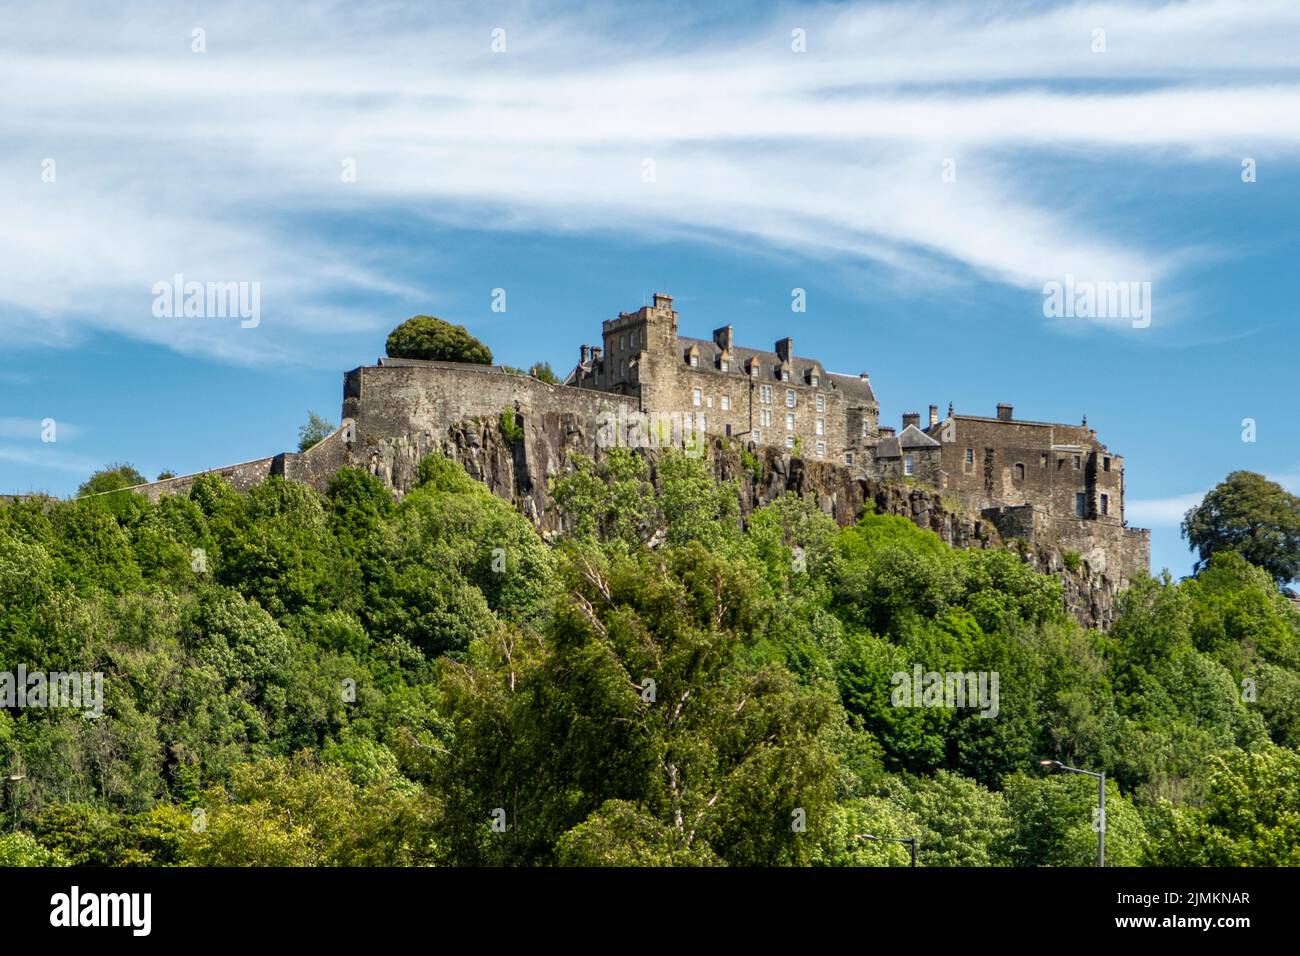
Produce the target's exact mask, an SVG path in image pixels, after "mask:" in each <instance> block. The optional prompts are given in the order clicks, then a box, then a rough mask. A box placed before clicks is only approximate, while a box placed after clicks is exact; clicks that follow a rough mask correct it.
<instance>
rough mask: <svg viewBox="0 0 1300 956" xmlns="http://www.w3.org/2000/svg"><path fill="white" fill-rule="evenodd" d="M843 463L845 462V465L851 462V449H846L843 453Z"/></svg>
mask: <svg viewBox="0 0 1300 956" xmlns="http://www.w3.org/2000/svg"><path fill="white" fill-rule="evenodd" d="M844 464H846V465H851V464H853V452H851V451H846V452H845V453H844Z"/></svg>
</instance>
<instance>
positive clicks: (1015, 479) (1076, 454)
mask: <svg viewBox="0 0 1300 956" xmlns="http://www.w3.org/2000/svg"><path fill="white" fill-rule="evenodd" d="M677 317H678V314H677V312H676V310H674V308H673V300H672V297H671V296H668V295H663V294H655V295H654V297H653V299H652V301H651V304H650V305H647V306H643V307H642V308H640V309H638V310H637V311H635V312H624V313H620V314H619V316H618V317H617V318H615V319H611V320H609V321H606V322H604V323H603V324H602V328H601V342H602V344H601V345H583V346H581V348H580V351H579V362H578V365H577V366H576V367H575V368H574V369H573V371H572V372H570V373H569V376H568V378H567V379H566V381H565V384H566V385H570V386H574V387H577V388H580V389H592V390H596V391H600V392H606V393H609V394H612V395H618V396H623V397H625V398H627V399H628V400H629V402H632V403H635V405H636V407H637V408H638V410H639V411H643V412H652V411H653V412H660V413H670V414H681V415H685V416H691V417H692V418H693V425H694V430H696V431H698V432H703V433H704V434H705V435H709V436H722V437H727V438H732V439H735V440H737V441H740V442H742V443H753V444H754V445H757V446H764V445H765V446H772V447H775V448H779V449H785V450H787V451H789V452H790V453H792V454H795V455H798V456H800V457H803V458H806V459H810V460H822V461H827V462H833V463H837V464H841V465H843V466H844V467H846V468H848V469H849V470H850V471H852V472H853V473H855V474H860V475H863V476H866V477H871V478H875V479H879V480H899V481H913V482H917V483H921V484H924V485H927V486H930V487H933V488H936V489H938V490H940V491H943V492H947V493H951V494H952V495H955V496H956V497H957V498H958V499H959V500H961V501H962V503H963V504H964V505H965V506H966V507H967V508H969V509H971V510H973V511H976V512H983V511H986V510H999V509H1006V508H1012V509H1014V508H1021V507H1033V508H1035V509H1037V510H1039V511H1041V512H1043V513H1044V514H1045V515H1048V516H1051V517H1053V518H1060V519H1066V520H1078V521H1090V522H1096V523H1098V524H1104V525H1108V526H1113V527H1116V528H1120V527H1123V525H1124V459H1123V458H1122V457H1120V456H1119V455H1116V454H1112V453H1111V452H1110V451H1109V450H1108V449H1107V448H1106V446H1105V445H1104V444H1102V443H1101V442H1100V441H1098V440H1097V434H1096V432H1095V431H1093V430H1092V429H1089V428H1088V427H1087V421H1086V419H1085V421H1084V424H1083V425H1079V426H1074V425H1061V424H1053V423H1049V422H1037V421H1025V420H1019V419H1015V418H1014V417H1013V416H1012V406H1011V405H1006V404H1001V405H998V407H997V415H996V417H992V418H986V417H981V416H978V415H958V414H955V413H954V411H953V409H952V406H951V405H949V408H948V416H947V417H946V418H945V419H943V420H942V421H940V420H939V416H938V412H939V409H938V406H937V405H931V406H930V414H929V421H928V422H927V423H926V424H924V425H923V424H922V422H921V416H920V413H918V412H909V413H908V414H905V415H904V416H903V421H902V428H901V430H899V431H897V432H895V430H894V429H893V428H892V427H887V426H881V425H880V406H879V404H878V403H877V401H876V396H875V392H874V391H873V390H872V387H871V380H870V378H869V377H868V375H867V373H866V372H862V373H861V374H859V375H844V374H840V373H837V372H831V371H828V370H827V369H826V367H825V366H824V365H823V364H822V363H821V362H819V361H818V360H817V359H814V358H806V357H802V356H799V355H796V354H795V352H794V343H793V341H792V340H791V339H789V338H785V339H781V340H780V341H778V342H777V343H776V344H775V345H774V346H773V348H772V350H771V351H765V350H761V349H753V348H747V347H744V346H740V345H737V344H736V342H735V338H734V335H733V330H732V327H731V326H730V325H727V326H723V327H722V328H719V329H715V330H714V331H713V337H712V338H711V339H695V338H688V337H685V336H682V335H679V334H678V329H677Z"/></svg>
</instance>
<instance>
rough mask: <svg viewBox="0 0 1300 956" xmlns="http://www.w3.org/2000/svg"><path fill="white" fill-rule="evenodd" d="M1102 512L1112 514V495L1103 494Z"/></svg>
mask: <svg viewBox="0 0 1300 956" xmlns="http://www.w3.org/2000/svg"><path fill="white" fill-rule="evenodd" d="M1101 513H1102V514H1104V515H1108V514H1110V495H1102V496H1101Z"/></svg>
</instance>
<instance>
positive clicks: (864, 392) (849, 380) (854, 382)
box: [676, 335, 876, 403]
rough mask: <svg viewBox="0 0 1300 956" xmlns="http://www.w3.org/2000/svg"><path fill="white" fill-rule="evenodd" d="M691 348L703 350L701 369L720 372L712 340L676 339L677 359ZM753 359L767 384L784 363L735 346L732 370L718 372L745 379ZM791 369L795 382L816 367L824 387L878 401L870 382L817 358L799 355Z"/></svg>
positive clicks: (770, 354)
mask: <svg viewBox="0 0 1300 956" xmlns="http://www.w3.org/2000/svg"><path fill="white" fill-rule="evenodd" d="M691 346H695V347H696V348H698V349H699V351H700V367H701V368H710V369H713V370H714V371H718V356H719V355H721V354H722V349H721V348H719V347H718V344H717V343H716V342H714V341H713V340H712V339H693V338H689V337H687V336H684V335H679V336H677V354H676V358H677V359H678V360H679V361H680V360H684V358H685V356H686V353H687V352H689V351H690V349H691ZM751 358H757V359H758V361H759V363H760V364H761V365H762V368H763V371H762V374H761V375H760V376H759V381H760V382H763V383H764V384H766V383H770V382H772V381H779V379H774V377H773V375H772V367H773V366H775V365H776V364H777V363H779V362H780V361H781V358H780V356H778V355H777V354H776V352H775V351H771V350H768V349H751V348H746V347H745V346H743V345H733V346H732V347H731V369H730V371H728V372H725V373H724V372H718V374H720V375H722V374H725V375H736V376H738V377H740V378H744V377H746V376H745V372H746V368H747V366H748V364H749V360H750V359H751ZM790 364H791V366H792V367H793V369H794V373H793V374H792V375H791V376H790V378H791V380H792V381H797V382H800V383H804V382H805V379H804V372H806V371H807V370H808V369H809V368H815V369H817V371H818V374H819V375H821V376H822V382H823V384H827V383H829V384H830V385H831V387H833V388H835V389H836V390H837V391H843V392H844V393H845V394H847V395H848V396H849V398H850V399H856V400H857V401H858V402H861V403H867V402H874V401H875V400H876V393H875V392H874V391H873V390H872V388H871V383H870V382H864V381H863V380H862V379H861V378H859V377H858V376H856V375H843V374H841V373H839V372H828V371H826V367H825V366H824V365H822V363H821V362H819V361H817V360H816V359H812V358H806V357H804V356H801V355H796V356H794V358H793V359H792V360H791V363H790Z"/></svg>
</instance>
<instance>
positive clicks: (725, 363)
mask: <svg viewBox="0 0 1300 956" xmlns="http://www.w3.org/2000/svg"><path fill="white" fill-rule="evenodd" d="M718 368H720V369H722V370H723V371H724V372H725V371H726V370H727V369H729V368H731V363H730V362H728V361H727V360H726V359H722V360H721V361H720V362H718Z"/></svg>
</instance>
